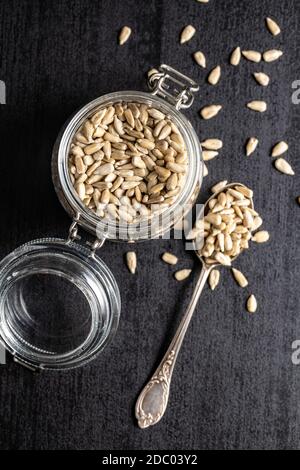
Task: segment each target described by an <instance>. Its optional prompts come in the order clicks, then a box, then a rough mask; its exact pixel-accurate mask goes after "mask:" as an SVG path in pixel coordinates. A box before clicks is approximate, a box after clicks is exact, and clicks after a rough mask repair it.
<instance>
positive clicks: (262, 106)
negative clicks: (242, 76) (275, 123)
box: [247, 101, 268, 113]
mask: <svg viewBox="0 0 300 470" xmlns="http://www.w3.org/2000/svg"><path fill="white" fill-rule="evenodd" d="M267 107H268V106H267V103H266V102H265V101H250V103H248V104H247V108H249V109H251V110H252V111H256V112H258V113H265V112H266V111H267Z"/></svg>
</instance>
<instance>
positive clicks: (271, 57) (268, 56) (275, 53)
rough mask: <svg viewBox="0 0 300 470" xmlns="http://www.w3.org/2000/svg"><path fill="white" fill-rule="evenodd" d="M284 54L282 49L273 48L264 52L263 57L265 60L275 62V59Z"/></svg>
mask: <svg viewBox="0 0 300 470" xmlns="http://www.w3.org/2000/svg"><path fill="white" fill-rule="evenodd" d="M282 55H283V52H282V51H279V50H277V49H272V50H270V51H266V52H264V54H263V58H264V61H265V62H274V61H275V60H277V59H279V58H280V57H281V56H282Z"/></svg>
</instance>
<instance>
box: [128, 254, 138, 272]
mask: <svg viewBox="0 0 300 470" xmlns="http://www.w3.org/2000/svg"><path fill="white" fill-rule="evenodd" d="M126 262H127V267H128V269H129V271H130V272H131V274H135V272H136V267H137V258H136V254H135V252H134V251H128V253H126Z"/></svg>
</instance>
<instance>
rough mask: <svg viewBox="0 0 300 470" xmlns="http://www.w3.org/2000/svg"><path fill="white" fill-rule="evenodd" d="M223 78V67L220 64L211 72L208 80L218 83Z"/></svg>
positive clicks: (213, 83)
mask: <svg viewBox="0 0 300 470" xmlns="http://www.w3.org/2000/svg"><path fill="white" fill-rule="evenodd" d="M220 78H221V67H220V66H219V65H218V66H217V67H215V68H214V69H213V70H212V71H211V72H210V74H209V76H208V78H207V81H208V83H210V85H217V84H218V83H219V81H220Z"/></svg>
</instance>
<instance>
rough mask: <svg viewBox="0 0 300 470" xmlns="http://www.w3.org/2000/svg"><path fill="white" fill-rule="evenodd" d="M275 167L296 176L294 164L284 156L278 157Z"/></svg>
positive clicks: (281, 171) (286, 173)
mask: <svg viewBox="0 0 300 470" xmlns="http://www.w3.org/2000/svg"><path fill="white" fill-rule="evenodd" d="M274 165H275V168H276V169H277V170H278V171H280V173H283V174H285V175H289V176H294V175H295V172H294V170H293V168H292V166H291V165H290V164H289V163H288V162H287V161H286V160H285V159H284V158H277V160H275V163H274Z"/></svg>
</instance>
